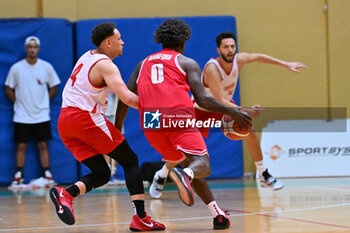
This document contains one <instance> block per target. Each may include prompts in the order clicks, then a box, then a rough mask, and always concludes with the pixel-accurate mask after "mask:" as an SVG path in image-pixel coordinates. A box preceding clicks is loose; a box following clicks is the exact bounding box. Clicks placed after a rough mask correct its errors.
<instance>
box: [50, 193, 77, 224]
mask: <svg viewBox="0 0 350 233" xmlns="http://www.w3.org/2000/svg"><path fill="white" fill-rule="evenodd" d="M50 197H51V200H52V202H53V204H54V205H55V207H56V213H57V216H58V217H59V218H60V219H61V220H62V222H64V223H65V224H68V225H73V224H74V223H75V217H74V211H73V208H72V205H73V200H74V197H72V196H71V195H70V194H69V193H68V192H67V191H66V189H65V188H60V187H53V188H51V189H50Z"/></svg>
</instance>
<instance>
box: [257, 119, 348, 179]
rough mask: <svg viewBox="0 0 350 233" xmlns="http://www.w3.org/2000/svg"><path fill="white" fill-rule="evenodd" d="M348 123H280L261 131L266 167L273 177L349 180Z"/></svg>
mask: <svg viewBox="0 0 350 233" xmlns="http://www.w3.org/2000/svg"><path fill="white" fill-rule="evenodd" d="M349 123H350V119H339V120H338V119H337V120H333V121H325V120H290V121H289V120H281V121H274V122H272V123H268V125H267V126H266V127H265V128H264V129H263V130H262V135H261V149H262V152H263V155H264V163H265V166H266V167H267V168H268V169H269V170H270V171H271V173H272V174H273V175H274V176H276V177H313V176H350V129H349V125H350V124H349Z"/></svg>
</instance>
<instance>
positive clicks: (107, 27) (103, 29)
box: [91, 22, 115, 47]
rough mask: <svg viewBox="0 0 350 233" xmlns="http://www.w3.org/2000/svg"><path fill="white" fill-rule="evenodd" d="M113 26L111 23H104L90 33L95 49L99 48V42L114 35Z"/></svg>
mask: <svg viewBox="0 0 350 233" xmlns="http://www.w3.org/2000/svg"><path fill="white" fill-rule="evenodd" d="M114 29H115V24H114V23H112V22H105V23H100V24H97V25H96V26H95V27H94V29H92V33H91V42H92V43H93V44H94V45H96V46H97V47H98V46H100V44H101V42H102V41H103V40H104V39H106V38H107V37H110V36H112V35H114Z"/></svg>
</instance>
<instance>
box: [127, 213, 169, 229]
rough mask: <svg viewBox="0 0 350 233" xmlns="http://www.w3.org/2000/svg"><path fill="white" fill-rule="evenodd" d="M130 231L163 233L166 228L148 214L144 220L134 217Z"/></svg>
mask: <svg viewBox="0 0 350 233" xmlns="http://www.w3.org/2000/svg"><path fill="white" fill-rule="evenodd" d="M129 229H130V230H131V231H163V230H165V226H164V224H162V223H159V222H156V221H154V220H152V219H151V217H150V216H148V215H147V213H146V216H145V217H144V218H140V217H139V216H138V215H134V216H133V217H132V221H131V223H130V228H129Z"/></svg>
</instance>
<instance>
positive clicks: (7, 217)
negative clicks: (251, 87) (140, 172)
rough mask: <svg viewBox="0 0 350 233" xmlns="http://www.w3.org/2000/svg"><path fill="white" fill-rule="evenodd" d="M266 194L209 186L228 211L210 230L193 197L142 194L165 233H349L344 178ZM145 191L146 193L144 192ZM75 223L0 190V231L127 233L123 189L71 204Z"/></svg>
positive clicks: (297, 182)
mask: <svg viewBox="0 0 350 233" xmlns="http://www.w3.org/2000/svg"><path fill="white" fill-rule="evenodd" d="M283 182H284V183H285V185H286V187H285V188H284V189H282V190H280V191H271V190H268V189H263V188H260V187H257V185H256V183H255V181H254V180H253V179H242V180H241V179H239V180H220V181H218V180H215V181H209V183H210V187H211V188H212V190H213V193H214V196H215V198H216V201H217V202H218V204H219V205H220V206H221V207H222V208H224V209H226V210H228V211H229V212H230V220H231V224H232V226H231V228H230V229H228V230H215V231H214V230H212V217H211V215H210V212H209V210H208V209H207V208H206V207H205V206H204V204H203V203H202V202H201V201H200V200H199V199H198V198H196V203H195V205H194V206H193V207H187V206H185V205H184V204H182V202H181V201H180V200H179V199H178V196H177V192H176V189H175V187H174V186H173V185H167V186H166V190H167V191H166V192H165V193H164V195H163V198H162V199H160V200H155V199H151V198H150V196H149V195H148V193H147V192H146V210H147V212H148V214H149V215H150V216H152V218H154V219H158V220H160V221H161V222H162V223H164V224H165V225H166V227H167V230H166V231H163V232H167V233H170V232H171V233H175V232H179V233H190V232H200V233H209V232H210V233H212V232H216V233H217V232H220V233H224V232H225V233H226V232H237V233H241V232H252V233H259V232H278V233H280V232H282V233H283V232H290V233H291V232H350V178H313V179H284V180H283ZM147 190H148V189H146V191H147ZM73 207H74V209H75V215H76V223H75V225H73V226H68V225H65V224H63V223H62V222H61V221H60V220H59V219H58V217H57V216H56V213H55V212H54V208H53V205H52V204H51V201H50V199H49V197H48V191H47V190H36V191H23V192H18V193H14V192H12V191H9V190H7V188H1V189H0V232H16V233H20V232H23V233H27V232H38V233H42V232H45V233H46V232H54V233H57V232H65V233H66V232H83V233H105V232H114V233H118V232H129V224H130V221H131V217H132V214H133V212H132V207H131V202H130V199H129V196H128V194H127V192H126V189H125V187H116V186H114V187H110V186H105V187H103V188H99V189H97V190H94V191H93V192H91V193H89V194H86V195H84V196H81V197H78V198H77V199H76V200H75V201H74V206H73Z"/></svg>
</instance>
